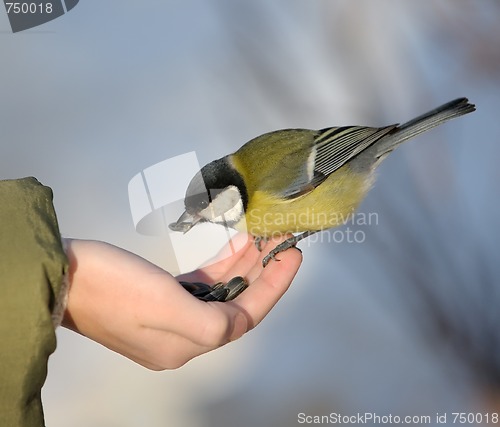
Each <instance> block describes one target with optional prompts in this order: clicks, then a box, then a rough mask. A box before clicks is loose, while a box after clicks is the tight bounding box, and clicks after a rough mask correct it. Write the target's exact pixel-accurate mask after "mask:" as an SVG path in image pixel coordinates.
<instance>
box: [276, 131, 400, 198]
mask: <svg viewBox="0 0 500 427" xmlns="http://www.w3.org/2000/svg"><path fill="white" fill-rule="evenodd" d="M396 127H397V125H391V126H386V127H383V128H372V127H366V126H344V127H331V128H326V129H321V130H319V131H318V132H317V133H316V135H315V138H314V145H313V147H312V150H311V152H310V155H309V157H308V161H307V163H306V165H304V166H302V168H301V171H300V173H298V174H297V175H296V178H295V180H294V181H293V182H292V183H291V184H290V185H289V186H287V188H286V189H284V191H282V194H281V196H282V197H285V198H288V199H293V198H296V197H299V196H302V195H304V194H307V193H308V192H309V191H312V190H313V189H314V188H316V187H317V186H318V185H320V184H321V183H322V182H323V181H324V180H325V179H326V178H327V177H328V176H329V175H330V174H332V173H333V172H335V171H336V170H337V169H339V168H340V167H341V166H343V165H344V164H345V163H347V162H348V161H349V160H350V159H352V158H353V157H354V156H356V155H357V154H359V153H361V152H362V151H363V150H364V149H366V148H367V147H369V146H370V145H372V144H373V143H374V142H375V141H377V140H379V139H380V138H382V137H383V136H385V135H387V134H388V133H389V132H391V131H392V130H393V129H395V128H396ZM293 156H294V153H291V154H290V155H289V156H285V157H284V158H283V162H284V163H292V164H293V163H294V162H292V161H291V159H290V158H288V157H293Z"/></svg>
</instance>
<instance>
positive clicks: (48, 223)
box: [0, 178, 68, 427]
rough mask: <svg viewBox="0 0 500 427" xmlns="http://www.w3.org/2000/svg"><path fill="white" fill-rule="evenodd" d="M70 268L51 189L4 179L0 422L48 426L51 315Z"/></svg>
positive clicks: (0, 204)
mask: <svg viewBox="0 0 500 427" xmlns="http://www.w3.org/2000/svg"><path fill="white" fill-rule="evenodd" d="M67 270H68V261H67V258H66V255H65V254H64V250H63V248H62V244H61V236H60V233H59V229H58V225H57V218H56V214H55V212H54V207H53V205H52V190H51V189H50V188H48V187H45V186H43V185H41V184H40V183H39V182H38V181H37V180H36V179H35V178H24V179H19V180H8V181H0V426H10V427H17V426H23V427H25V426H30V427H31V426H36V427H39V426H44V419H43V409H42V403H41V395H40V393H41V388H42V385H43V383H44V382H45V377H46V375H47V360H48V357H49V355H50V354H51V353H52V352H53V351H54V350H55V348H56V336H55V331H54V326H53V323H52V320H51V314H52V312H53V310H54V308H55V305H56V301H57V299H58V298H59V296H60V294H61V289H62V284H63V281H64V280H65V275H66V273H67Z"/></svg>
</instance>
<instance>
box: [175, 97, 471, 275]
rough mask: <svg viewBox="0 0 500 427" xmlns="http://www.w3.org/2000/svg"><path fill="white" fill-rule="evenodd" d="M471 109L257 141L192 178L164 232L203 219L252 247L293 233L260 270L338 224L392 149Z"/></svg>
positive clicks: (461, 104) (463, 105) (290, 132)
mask: <svg viewBox="0 0 500 427" xmlns="http://www.w3.org/2000/svg"><path fill="white" fill-rule="evenodd" d="M474 110H475V106H474V105H472V104H470V103H469V102H468V100H467V99H466V98H459V99H456V100H454V101H451V102H448V103H447V104H444V105H442V106H440V107H438V108H436V109H434V110H432V111H429V112H428V113H425V114H423V115H421V116H419V117H417V118H415V119H413V120H410V121H409V122H407V123H405V124H403V125H397V124H394V125H390V126H385V127H381V128H374V127H366V126H342V127H330V128H326V129H321V130H308V129H285V130H278V131H274V132H270V133H266V134H264V135H261V136H258V137H257V138H255V139H252V140H251V141H249V142H247V143H246V144H245V145H243V146H242V147H241V148H240V149H239V150H238V151H236V152H235V153H233V154H229V155H227V156H224V157H222V158H221V159H218V160H214V161H213V162H211V163H208V164H207V165H206V166H204V167H203V168H202V169H201V170H200V171H199V172H198V173H197V174H196V175H195V176H194V177H193V179H192V180H191V182H190V184H189V186H188V188H187V191H186V197H185V199H184V204H185V212H184V213H183V214H182V215H181V217H180V218H179V219H178V221H177V222H176V223H173V224H170V225H169V227H170V229H172V230H174V231H182V232H187V231H188V230H190V229H191V228H192V227H193V226H194V225H195V224H197V223H200V222H206V221H209V222H212V223H218V224H224V225H226V226H229V227H232V228H234V229H236V230H239V231H246V232H248V233H250V234H251V235H253V236H254V237H255V238H256V242H260V240H261V239H269V238H272V237H276V236H278V235H285V234H292V237H290V238H288V239H286V240H285V241H284V242H283V243H281V244H279V245H278V246H276V248H274V249H273V250H272V251H271V252H270V253H269V254H268V255H266V257H265V258H264V260H263V265H264V267H265V266H266V265H267V264H268V262H269V261H270V260H271V259H276V258H275V256H276V254H278V253H280V252H283V251H285V250H287V249H289V248H290V247H292V246H295V245H296V243H297V242H298V241H300V240H301V239H303V238H305V237H307V236H310V235H311V234H313V233H315V232H317V231H320V230H325V229H328V228H332V227H336V226H338V225H341V224H342V223H343V222H345V219H346V218H348V217H349V215H352V214H353V213H354V212H355V210H356V209H357V207H358V206H359V204H360V203H361V201H362V200H363V198H364V197H365V195H366V194H367V192H368V191H369V189H370V188H371V186H372V185H373V183H374V178H375V176H374V171H375V169H376V168H377V166H379V165H380V163H381V162H382V160H384V159H385V158H386V157H387V155H388V154H389V153H391V152H392V151H393V150H394V149H395V148H396V147H398V146H399V145H400V144H402V143H403V142H405V141H407V140H409V139H410V138H413V137H414V136H417V135H418V134H420V133H422V132H425V131H427V130H429V129H431V128H433V127H435V126H438V125H440V124H442V123H444V122H446V121H448V120H450V119H453V118H455V117H459V116H462V115H464V114H468V113H470V112H472V111H474ZM297 233H300V234H297ZM258 247H259V245H258Z"/></svg>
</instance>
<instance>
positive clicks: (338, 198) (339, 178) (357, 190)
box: [236, 165, 372, 237]
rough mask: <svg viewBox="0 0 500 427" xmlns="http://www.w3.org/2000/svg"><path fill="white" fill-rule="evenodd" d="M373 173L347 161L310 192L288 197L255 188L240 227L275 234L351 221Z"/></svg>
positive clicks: (258, 233) (315, 228)
mask: <svg viewBox="0 0 500 427" xmlns="http://www.w3.org/2000/svg"><path fill="white" fill-rule="evenodd" d="M371 184H372V179H371V177H370V176H366V175H361V174H359V173H356V172H353V171H352V170H351V169H350V168H349V165H344V166H342V167H341V168H340V169H338V170H337V171H335V172H334V173H332V174H331V175H330V176H329V177H328V178H327V179H326V180H325V181H324V182H323V183H321V184H320V185H319V186H318V187H316V188H315V189H314V190H312V191H310V192H309V193H307V194H305V195H303V196H300V197H297V198H295V199H291V200H287V199H280V198H277V197H275V196H273V195H271V194H269V193H266V192H262V191H259V190H257V191H254V192H253V193H252V194H251V195H250V197H249V202H248V206H247V210H246V213H245V219H244V220H242V221H240V223H238V224H237V226H236V228H237V229H238V230H240V231H247V232H248V233H250V234H252V235H254V236H260V237H272V236H276V235H281V234H287V233H300V232H304V231H319V230H325V229H328V228H332V227H337V226H339V225H342V224H344V223H346V222H347V221H349V219H350V218H351V216H352V215H353V214H354V213H355V211H356V209H357V208H358V206H359V204H360V202H361V201H362V200H363V198H364V197H365V195H366V193H367V192H368V190H369V189H370V187H371Z"/></svg>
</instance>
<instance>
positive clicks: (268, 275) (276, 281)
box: [226, 249, 302, 329]
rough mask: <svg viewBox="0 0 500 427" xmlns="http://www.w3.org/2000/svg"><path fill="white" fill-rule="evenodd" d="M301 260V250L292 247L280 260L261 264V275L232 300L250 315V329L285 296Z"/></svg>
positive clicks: (281, 255)
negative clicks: (265, 264) (263, 266)
mask: <svg viewBox="0 0 500 427" xmlns="http://www.w3.org/2000/svg"><path fill="white" fill-rule="evenodd" d="M301 262H302V253H301V252H300V251H298V250H296V249H291V250H288V251H285V252H283V253H282V254H280V262H271V263H269V265H268V266H267V267H266V268H262V266H260V275H259V276H258V277H257V278H256V279H255V280H253V281H252V282H251V284H250V286H249V287H248V288H247V289H246V290H245V291H244V292H243V293H242V294H241V295H239V296H238V297H237V298H236V299H235V300H234V301H232V302H231V303H233V304H235V305H237V306H238V307H239V308H240V309H241V310H242V311H243V312H244V313H246V315H247V316H248V317H249V322H250V324H249V329H251V328H253V327H255V326H256V325H258V324H259V323H260V322H261V321H262V319H263V318H264V317H265V316H266V315H267V314H268V313H269V311H270V310H271V309H272V308H273V307H274V305H275V304H276V303H277V302H278V300H279V299H280V298H281V297H282V296H283V294H284V293H285V292H286V290H287V289H288V288H289V286H290V284H291V282H292V280H293V278H294V277H295V275H296V274H297V271H298V269H299V266H300V264H301ZM256 269H257V267H256ZM226 304H230V303H226Z"/></svg>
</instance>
